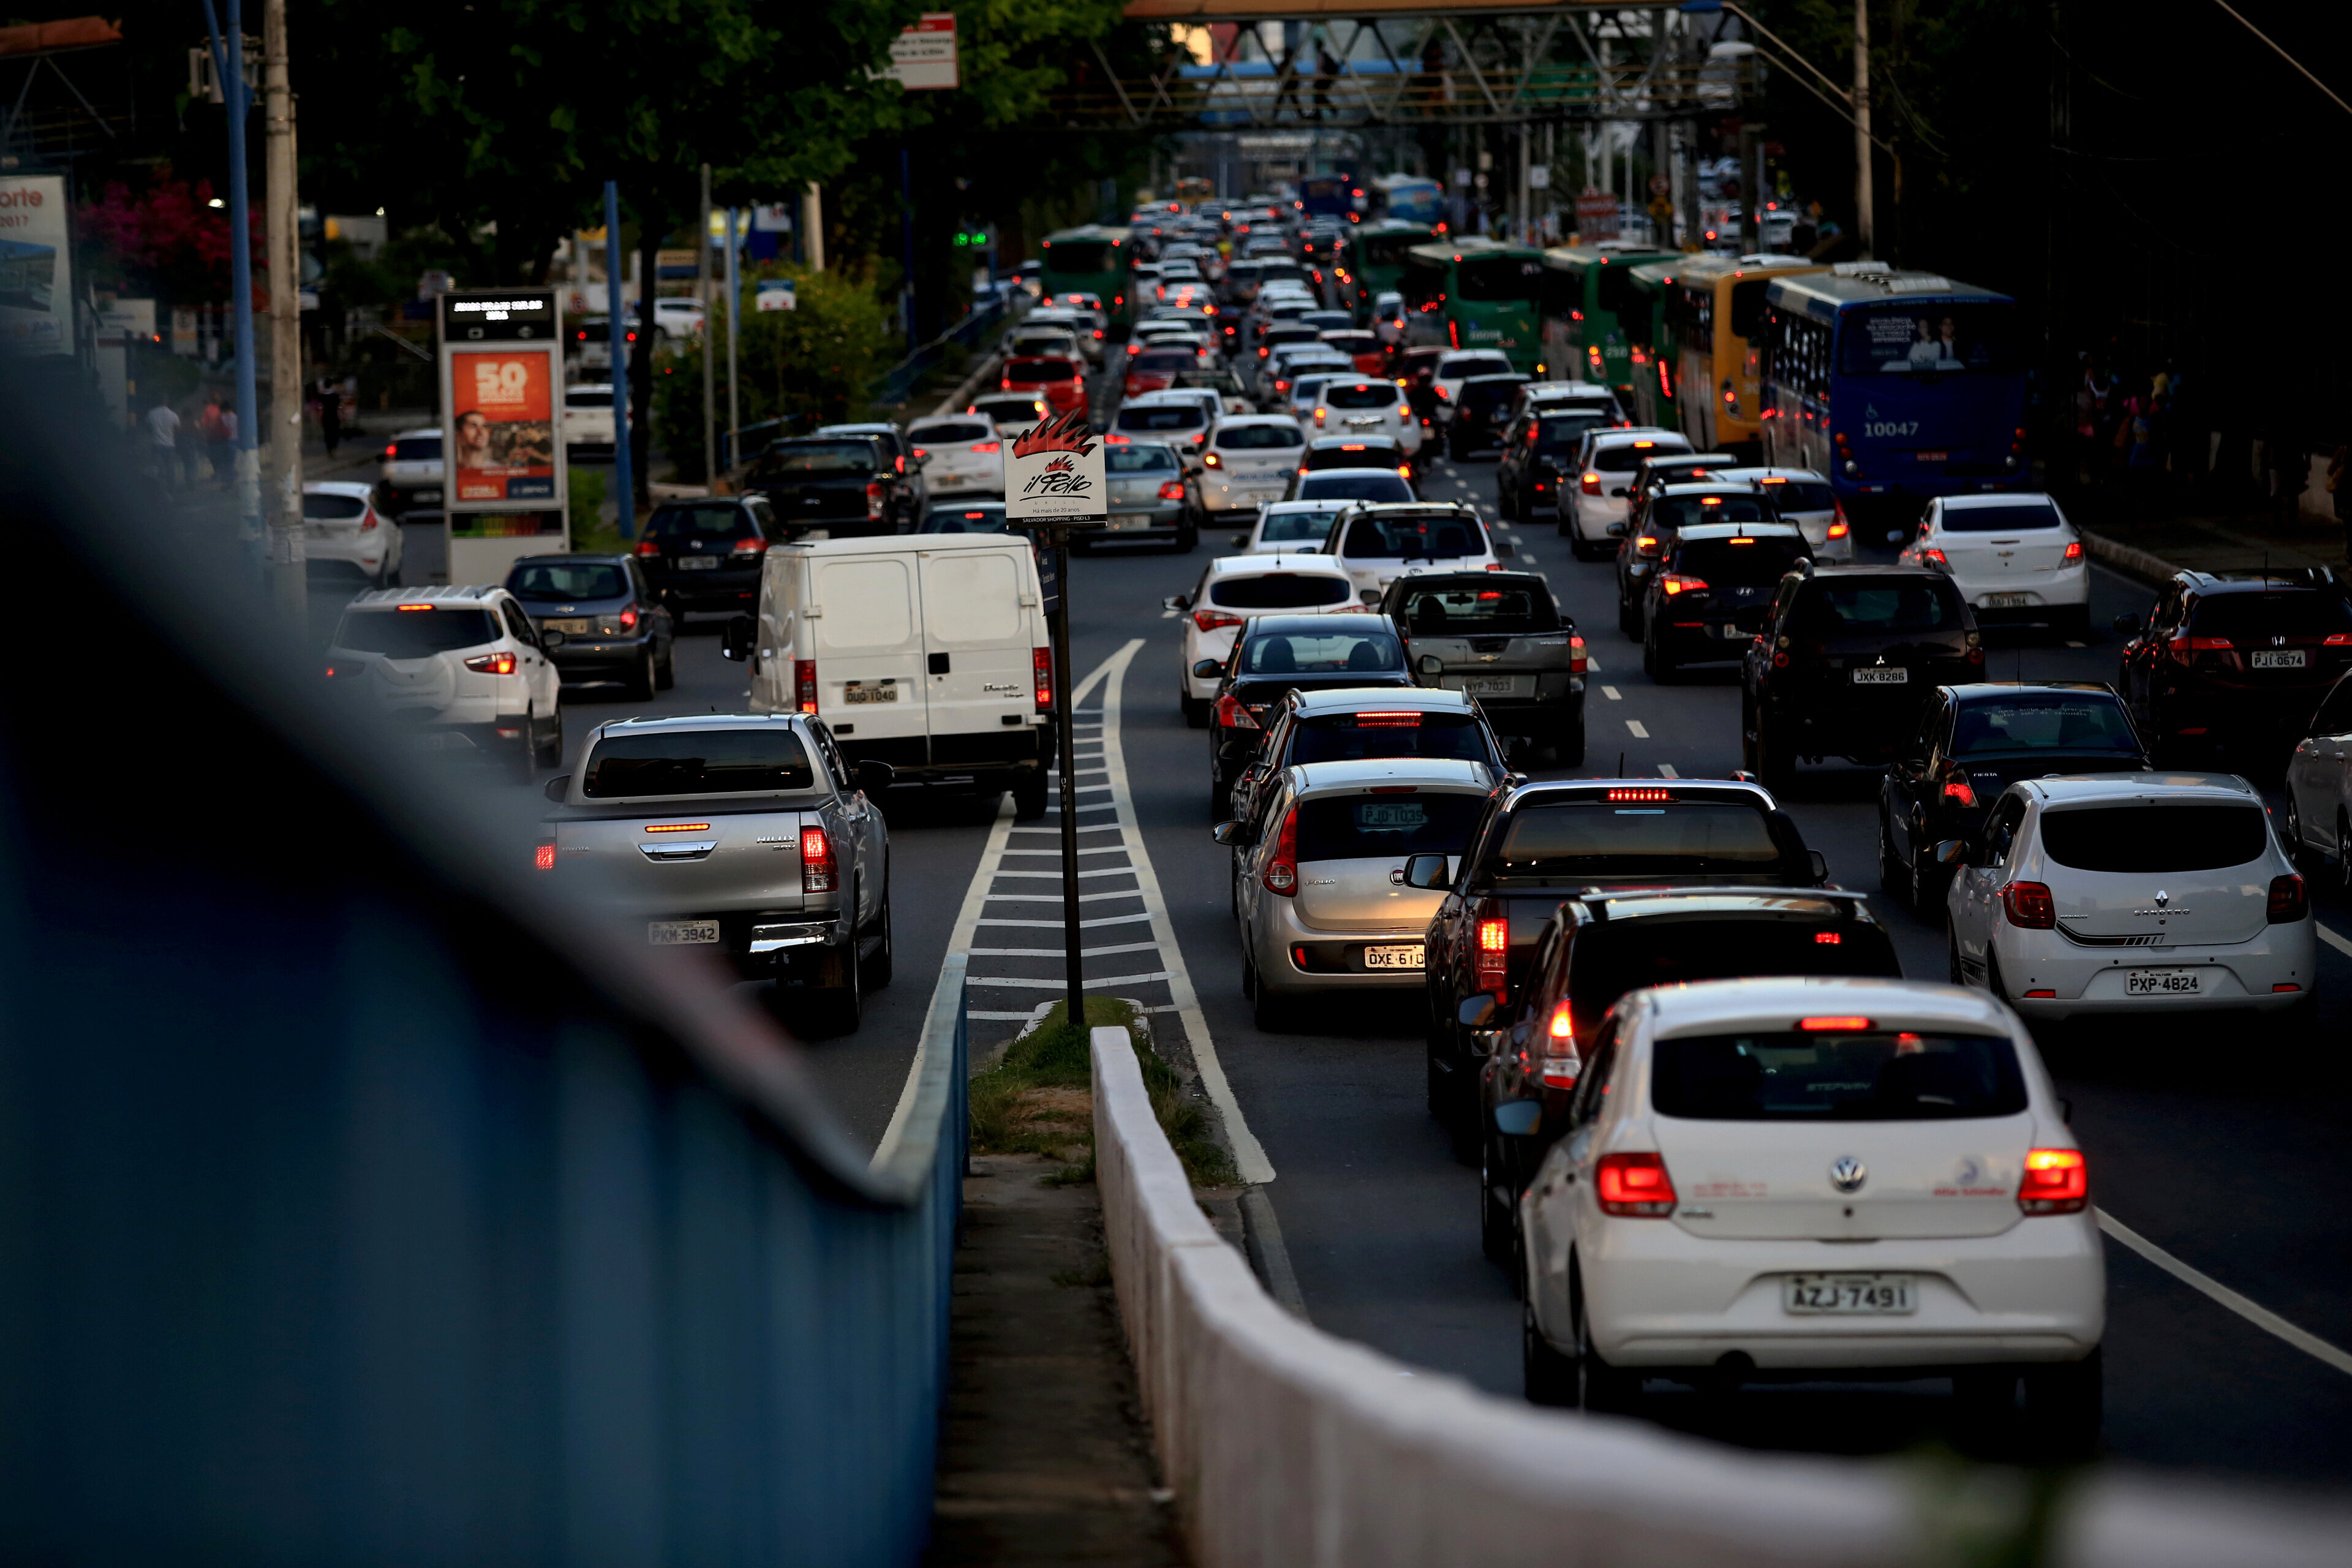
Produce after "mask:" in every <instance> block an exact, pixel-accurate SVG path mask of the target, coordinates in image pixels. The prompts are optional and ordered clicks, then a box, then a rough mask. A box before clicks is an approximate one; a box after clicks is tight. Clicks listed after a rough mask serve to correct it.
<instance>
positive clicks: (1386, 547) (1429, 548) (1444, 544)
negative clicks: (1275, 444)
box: [1308, 480, 1486, 561]
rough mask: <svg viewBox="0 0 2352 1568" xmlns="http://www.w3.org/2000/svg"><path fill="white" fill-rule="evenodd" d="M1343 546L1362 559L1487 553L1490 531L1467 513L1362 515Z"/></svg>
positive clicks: (1437, 557)
mask: <svg viewBox="0 0 2352 1568" xmlns="http://www.w3.org/2000/svg"><path fill="white" fill-rule="evenodd" d="M1308 482H1310V483H1311V482H1312V481H1311V480H1309V481H1308ZM1398 482H1399V483H1402V480H1399V481H1398ZM1384 499H1385V498H1384ZM1340 548H1341V550H1342V551H1343V552H1345V553H1346V554H1347V555H1348V556H1349V557H1350V558H1351V559H1354V560H1358V561H1406V560H1416V561H1434V560H1440V559H1452V558H1454V557H1457V556H1464V555H1480V554H1484V553H1485V552H1486V529H1485V528H1484V527H1482V526H1481V525H1480V524H1479V523H1478V522H1477V521H1475V520H1474V519H1471V518H1467V517H1360V518H1358V519H1357V520H1356V521H1353V522H1351V523H1349V525H1348V537H1347V541H1346V542H1345V543H1344V544H1342V545H1341V546H1340Z"/></svg>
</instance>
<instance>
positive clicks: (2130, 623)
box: [2115, 616, 2139, 637]
mask: <svg viewBox="0 0 2352 1568" xmlns="http://www.w3.org/2000/svg"><path fill="white" fill-rule="evenodd" d="M2115 627H2116V630H2117V631H2119V632H2121V633H2123V635H2124V636H2126V637H2137V636H2139V617H2138V616H2116V619H2115Z"/></svg>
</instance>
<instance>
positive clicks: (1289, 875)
mask: <svg viewBox="0 0 2352 1568" xmlns="http://www.w3.org/2000/svg"><path fill="white" fill-rule="evenodd" d="M1260 880H1261V881H1262V882H1263V883H1264V884H1265V890H1266V891H1267V892H1269V893H1279V894H1281V895H1282V896H1283V897H1284V898H1286V899H1287V898H1292V897H1295V896H1297V892H1298V807H1297V805H1293V806H1292V807H1291V808H1290V809H1289V810H1288V811H1286V812H1284V813H1283V814H1282V829H1281V831H1280V832H1279V833H1278V834H1276V837H1275V840H1274V858H1273V859H1271V860H1269V861H1267V862H1266V867H1265V876H1264V877H1262V878H1261V879H1260Z"/></svg>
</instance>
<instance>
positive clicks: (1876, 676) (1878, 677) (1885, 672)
mask: <svg viewBox="0 0 2352 1568" xmlns="http://www.w3.org/2000/svg"><path fill="white" fill-rule="evenodd" d="M1853 683H1854V684H1855V685H1856V686H1908V685H1910V684H1911V672H1910V670H1908V669H1906V668H1904V667H1903V666H1902V665H1899V664H1865V665H1864V666H1863V667H1862V668H1860V669H1857V670H1855V671H1854V672H1853Z"/></svg>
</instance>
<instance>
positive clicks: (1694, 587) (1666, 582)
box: [1658, 572, 1706, 599]
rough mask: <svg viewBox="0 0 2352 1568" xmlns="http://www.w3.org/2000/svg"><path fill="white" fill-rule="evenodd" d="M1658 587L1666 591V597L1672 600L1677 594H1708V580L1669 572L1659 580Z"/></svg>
mask: <svg viewBox="0 0 2352 1568" xmlns="http://www.w3.org/2000/svg"><path fill="white" fill-rule="evenodd" d="M1658 586H1659V587H1660V588H1663V589H1664V590H1665V595H1666V597H1667V598H1669V599H1671V598H1673V597H1674V596H1675V595H1676V594H1704V593H1706V578H1704V577H1690V576H1685V575H1684V574H1682V573H1680V572H1669V573H1667V574H1665V575H1664V576H1663V577H1661V578H1659V579H1658Z"/></svg>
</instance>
